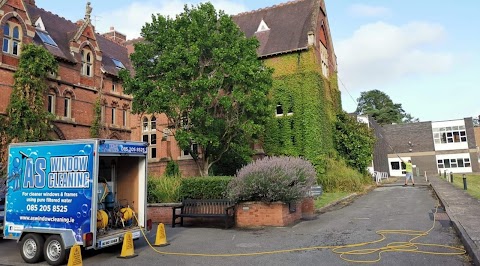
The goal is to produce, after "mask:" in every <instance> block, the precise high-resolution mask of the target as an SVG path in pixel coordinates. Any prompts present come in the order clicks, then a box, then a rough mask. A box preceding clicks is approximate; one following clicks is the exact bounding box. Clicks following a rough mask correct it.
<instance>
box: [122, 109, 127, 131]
mask: <svg viewBox="0 0 480 266" xmlns="http://www.w3.org/2000/svg"><path fill="white" fill-rule="evenodd" d="M122 118H123V126H124V127H126V126H127V110H123V117H122Z"/></svg>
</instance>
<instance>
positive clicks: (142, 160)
mask: <svg viewBox="0 0 480 266" xmlns="http://www.w3.org/2000/svg"><path fill="white" fill-rule="evenodd" d="M147 146H148V144H147V143H144V142H134V141H120V140H108V139H83V140H61V141H45V142H31V143H17V144H11V145H10V146H9V150H8V156H9V157H8V176H7V177H8V178H7V181H6V187H7V189H6V191H7V192H6V196H5V205H4V206H5V210H4V221H3V237H4V238H5V239H13V240H17V241H18V242H20V245H19V248H20V254H21V256H22V258H23V259H24V260H25V262H28V263H35V262H38V261H41V260H42V259H45V260H46V261H47V262H48V263H49V264H50V265H59V264H63V263H64V262H65V260H66V258H67V257H68V252H69V249H70V248H71V247H72V246H74V245H80V246H81V247H83V248H85V249H101V248H104V247H108V246H112V245H115V244H120V243H122V242H123V237H124V235H125V233H126V232H128V231H130V232H131V233H132V235H133V239H138V238H140V236H141V230H142V229H146V230H149V229H150V227H151V222H150V221H149V220H148V221H147V218H146V199H147V150H148V149H147Z"/></svg>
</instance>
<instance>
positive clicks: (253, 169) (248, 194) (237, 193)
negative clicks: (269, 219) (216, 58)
mask: <svg viewBox="0 0 480 266" xmlns="http://www.w3.org/2000/svg"><path fill="white" fill-rule="evenodd" d="M315 176H316V173H315V169H314V168H313V165H312V164H311V163H310V162H308V161H306V160H304V159H301V158H293V157H286V156H281V157H266V158H263V159H259V160H256V161H254V162H252V163H250V164H248V165H246V166H245V167H243V168H242V169H240V171H238V174H237V175H236V177H235V178H234V179H233V180H232V182H230V184H229V186H228V197H229V198H231V199H233V200H236V201H263V202H276V201H282V202H294V201H296V200H299V199H301V198H303V197H305V195H307V192H308V190H309V189H310V187H311V186H312V185H313V184H314V183H315Z"/></svg>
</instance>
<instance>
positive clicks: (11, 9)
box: [0, 0, 136, 140]
mask: <svg viewBox="0 0 480 266" xmlns="http://www.w3.org/2000/svg"><path fill="white" fill-rule="evenodd" d="M91 11H92V7H90V4H87V6H86V10H85V14H84V19H82V20H79V21H77V22H75V23H73V22H71V21H69V20H66V19H64V18H63V17H60V16H58V15H55V14H52V13H51V12H48V11H46V10H44V9H42V8H39V7H37V6H36V4H35V1H34V0H23V1H22V0H0V36H2V51H1V52H0V95H1V96H0V115H5V114H6V108H7V106H8V103H9V100H10V94H11V92H12V88H13V85H14V78H13V75H14V73H15V71H16V70H17V67H18V61H19V58H20V56H21V53H22V45H23V44H28V43H33V44H35V45H38V46H42V47H44V48H45V49H47V50H48V51H49V52H50V53H51V54H52V55H53V56H54V57H55V59H56V60H57V61H58V65H59V68H58V73H57V74H56V75H53V74H52V75H50V76H49V77H48V80H47V81H46V82H47V86H48V91H47V92H46V95H45V108H46V109H47V110H48V111H49V112H51V113H52V114H53V115H54V116H55V119H54V121H53V125H52V132H51V138H52V139H77V138H89V137H90V128H91V126H92V124H93V122H94V119H95V115H94V107H95V103H96V102H97V101H98V102H99V104H100V105H101V116H100V119H101V121H100V122H101V130H100V137H102V138H111V139H125V140H130V139H131V131H132V130H131V126H130V123H132V122H136V121H132V120H131V118H130V116H131V115H130V107H131V102H132V97H131V96H129V95H126V94H124V93H123V89H122V84H121V82H120V80H119V78H118V72H119V71H120V70H121V69H123V68H125V69H131V65H130V62H129V58H128V52H127V49H126V47H125V46H123V45H121V44H120V43H121V42H122V41H119V36H120V35H121V34H116V35H113V36H111V35H108V34H106V35H105V36H102V35H100V34H98V33H96V32H95V28H94V27H93V26H92V24H91V19H90V15H91ZM79 15H80V16H81V15H83V14H79ZM123 41H125V40H123Z"/></svg>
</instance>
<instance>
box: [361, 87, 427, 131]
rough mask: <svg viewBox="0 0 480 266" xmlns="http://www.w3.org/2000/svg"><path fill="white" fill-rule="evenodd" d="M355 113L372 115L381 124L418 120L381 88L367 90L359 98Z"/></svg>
mask: <svg viewBox="0 0 480 266" xmlns="http://www.w3.org/2000/svg"><path fill="white" fill-rule="evenodd" d="M357 101H358V105H357V110H356V111H355V113H357V114H361V115H370V116H372V117H373V118H375V120H376V121H377V122H378V123H380V124H382V125H383V124H392V123H398V124H399V123H410V122H418V118H414V117H412V116H411V115H410V114H408V113H406V112H405V110H403V108H402V104H400V103H394V102H393V101H392V99H390V96H388V95H387V94H385V93H384V92H382V91H379V90H370V91H365V92H362V93H361V94H360V98H358V99H357Z"/></svg>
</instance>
